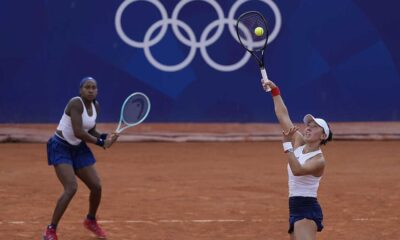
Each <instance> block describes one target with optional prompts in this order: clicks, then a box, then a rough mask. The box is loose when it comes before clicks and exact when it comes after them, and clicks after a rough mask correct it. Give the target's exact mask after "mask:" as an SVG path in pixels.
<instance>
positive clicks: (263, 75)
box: [260, 67, 271, 92]
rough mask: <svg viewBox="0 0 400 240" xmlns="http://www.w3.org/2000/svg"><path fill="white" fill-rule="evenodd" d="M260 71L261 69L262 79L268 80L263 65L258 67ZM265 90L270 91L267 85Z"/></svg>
mask: <svg viewBox="0 0 400 240" xmlns="http://www.w3.org/2000/svg"><path fill="white" fill-rule="evenodd" d="M260 71H261V76H262V79H263V80H265V81H269V79H268V75H267V71H265V68H264V67H261V68H260ZM265 91H266V92H270V91H271V88H270V87H268V88H267V89H265Z"/></svg>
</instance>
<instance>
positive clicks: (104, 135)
mask: <svg viewBox="0 0 400 240" xmlns="http://www.w3.org/2000/svg"><path fill="white" fill-rule="evenodd" d="M107 136H108V134H107V133H102V134H100V138H101V139H103V140H106V139H107Z"/></svg>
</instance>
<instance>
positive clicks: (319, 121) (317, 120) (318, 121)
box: [303, 114, 330, 140]
mask: <svg viewBox="0 0 400 240" xmlns="http://www.w3.org/2000/svg"><path fill="white" fill-rule="evenodd" d="M311 121H314V122H315V123H316V124H317V125H318V126H320V127H322V129H324V133H325V135H326V137H325V140H326V139H328V137H329V132H330V130H329V127H328V123H327V122H326V121H325V120H324V119H322V118H315V117H314V116H313V115H311V114H307V115H305V116H304V118H303V122H304V123H305V124H307V123H309V122H311Z"/></svg>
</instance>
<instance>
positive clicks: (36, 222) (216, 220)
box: [0, 217, 400, 225]
mask: <svg viewBox="0 0 400 240" xmlns="http://www.w3.org/2000/svg"><path fill="white" fill-rule="evenodd" d="M351 220H352V221H356V222H386V221H399V220H400V217H387V218H353V219H351ZM272 221H273V222H277V221H278V222H284V221H287V219H276V218H275V219H187V220H184V219H161V220H121V221H118V220H99V221H98V222H99V223H101V224H112V223H118V224H121V223H128V224H136V223H145V224H153V225H157V224H158V223H241V222H253V223H260V222H272ZM64 222H65V223H82V222H81V221H64ZM0 224H15V225H21V224H46V222H38V221H16V220H13V221H11V220H9V221H7V220H3V221H0Z"/></svg>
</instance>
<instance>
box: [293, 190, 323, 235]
mask: <svg viewBox="0 0 400 240" xmlns="http://www.w3.org/2000/svg"><path fill="white" fill-rule="evenodd" d="M289 213H290V214H289V231H288V233H292V232H293V230H294V223H295V222H297V221H300V220H302V219H305V218H306V219H310V220H313V221H314V222H315V223H316V224H317V230H318V232H321V231H322V229H323V228H324V225H323V224H322V220H323V214H322V209H321V206H320V205H319V203H318V200H317V198H314V197H290V198H289Z"/></svg>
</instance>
